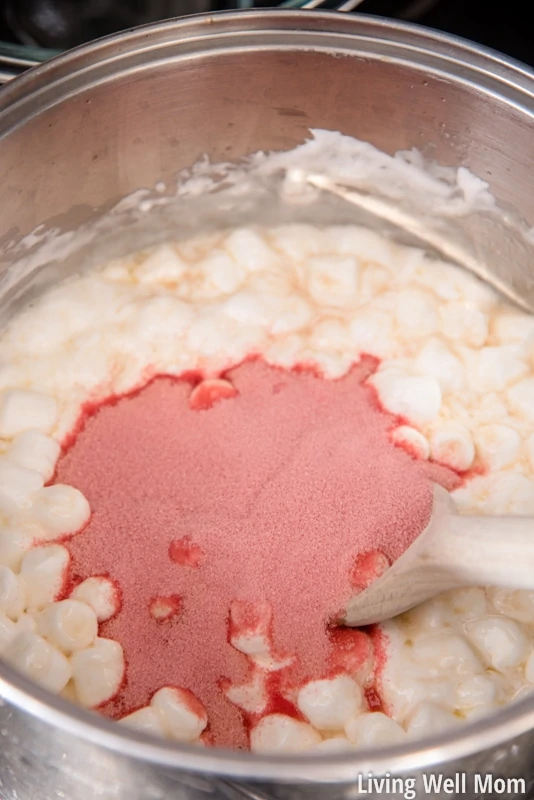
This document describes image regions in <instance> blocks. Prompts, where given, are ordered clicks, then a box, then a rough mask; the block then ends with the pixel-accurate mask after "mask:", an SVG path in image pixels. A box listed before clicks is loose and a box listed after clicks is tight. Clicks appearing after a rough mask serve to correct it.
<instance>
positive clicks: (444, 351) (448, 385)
mask: <svg viewBox="0 0 534 800" xmlns="http://www.w3.org/2000/svg"><path fill="white" fill-rule="evenodd" d="M414 367H415V369H416V370H417V372H418V373H419V374H420V375H425V376H432V377H433V378H435V379H436V380H437V381H438V383H439V385H440V387H441V390H442V391H443V392H455V391H458V390H459V389H461V388H462V386H463V384H464V382H465V370H464V366H463V364H462V362H461V361H460V359H459V358H458V357H457V356H455V355H454V354H453V353H452V352H451V350H450V349H449V348H448V347H447V345H446V344H444V343H443V342H442V341H441V339H438V338H432V339H429V340H428V341H427V342H426V343H425V345H424V346H423V348H422V349H421V350H420V352H419V355H418V356H417V358H416V359H415V362H414Z"/></svg>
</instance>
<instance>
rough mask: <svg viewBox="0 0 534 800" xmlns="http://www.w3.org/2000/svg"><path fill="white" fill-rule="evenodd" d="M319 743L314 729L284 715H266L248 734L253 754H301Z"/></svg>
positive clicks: (319, 740) (318, 735)
mask: <svg viewBox="0 0 534 800" xmlns="http://www.w3.org/2000/svg"><path fill="white" fill-rule="evenodd" d="M321 741H322V740H321V736H320V734H319V732H318V731H316V730H315V728H313V727H312V726H311V725H308V724H307V723H305V722H299V720H296V719H293V718H292V717H287V716H285V714H268V715H267V716H266V717H263V719H261V720H260V721H259V722H258V723H257V725H255V726H254V727H253V728H252V730H251V732H250V749H251V750H252V752H253V753H280V754H286V753H287V754H290V753H303V752H305V751H306V750H310V749H311V748H312V747H315V746H316V745H318V744H320V743H321Z"/></svg>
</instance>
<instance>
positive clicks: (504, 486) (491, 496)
mask: <svg viewBox="0 0 534 800" xmlns="http://www.w3.org/2000/svg"><path fill="white" fill-rule="evenodd" d="M482 477H485V476H482ZM482 487H483V492H484V499H483V509H484V513H486V514H524V515H527V516H528V515H532V514H534V481H532V480H531V479H529V478H527V477H526V476H525V475H520V474H518V473H513V472H505V473H498V472H497V473H494V474H493V475H489V476H488V478H487V479H486V480H485V481H482Z"/></svg>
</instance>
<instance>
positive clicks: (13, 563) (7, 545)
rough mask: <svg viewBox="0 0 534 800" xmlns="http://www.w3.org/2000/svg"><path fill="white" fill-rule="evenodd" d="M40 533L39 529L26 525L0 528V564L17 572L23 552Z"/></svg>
mask: <svg viewBox="0 0 534 800" xmlns="http://www.w3.org/2000/svg"><path fill="white" fill-rule="evenodd" d="M40 534H41V532H40V531H36V530H35V529H33V528H26V527H13V528H3V529H0V564H3V565H4V566H6V567H9V568H10V569H12V570H15V572H18V570H19V569H20V565H21V563H22V559H23V556H24V553H26V552H27V551H28V550H29V549H30V548H31V547H32V545H33V543H34V541H35V540H36V539H37V538H38V537H39V535H40Z"/></svg>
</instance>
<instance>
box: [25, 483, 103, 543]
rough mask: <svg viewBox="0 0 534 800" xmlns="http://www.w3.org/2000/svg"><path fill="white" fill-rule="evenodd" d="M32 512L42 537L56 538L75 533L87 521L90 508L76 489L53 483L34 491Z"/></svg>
mask: <svg viewBox="0 0 534 800" xmlns="http://www.w3.org/2000/svg"><path fill="white" fill-rule="evenodd" d="M32 514H33V517H34V519H35V520H36V521H37V522H38V524H39V525H40V526H41V527H42V529H43V532H44V534H45V535H44V536H43V538H48V539H56V538H57V537H58V536H64V535H65V534H69V533H77V532H78V531H79V530H80V529H81V528H82V527H83V526H84V525H85V524H86V523H87V522H88V520H89V517H90V516H91V509H90V508H89V503H88V502H87V500H86V499H85V497H84V496H83V494H82V493H81V492H80V491H79V490H78V489H75V488H74V487H73V486H65V485H64V484H62V483H55V484H53V485H52V486H45V487H43V488H42V489H40V490H39V491H37V492H35V494H34V496H33V503H32Z"/></svg>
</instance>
